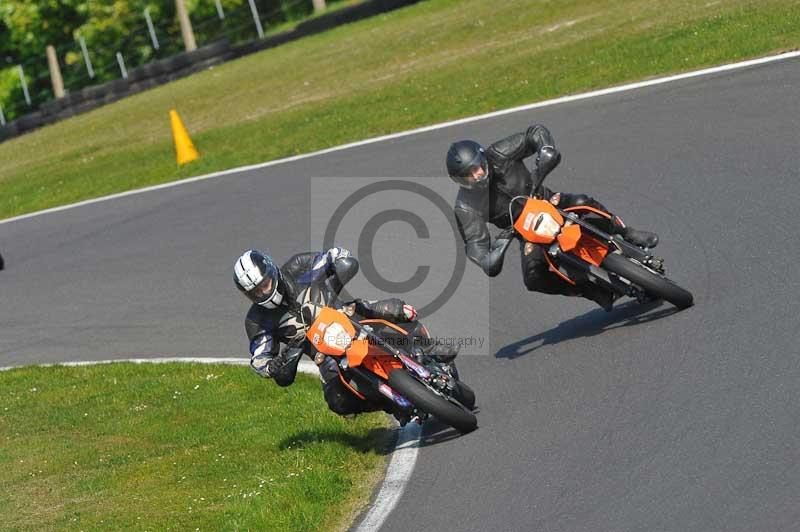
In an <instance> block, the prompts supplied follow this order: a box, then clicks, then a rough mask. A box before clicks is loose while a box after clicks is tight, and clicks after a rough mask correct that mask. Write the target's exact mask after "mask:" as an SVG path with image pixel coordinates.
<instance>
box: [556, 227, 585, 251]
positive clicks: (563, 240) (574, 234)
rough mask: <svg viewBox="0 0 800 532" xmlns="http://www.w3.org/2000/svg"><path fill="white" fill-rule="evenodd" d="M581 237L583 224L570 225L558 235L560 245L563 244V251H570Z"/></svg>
mask: <svg viewBox="0 0 800 532" xmlns="http://www.w3.org/2000/svg"><path fill="white" fill-rule="evenodd" d="M580 239H581V226H580V225H568V226H566V227H564V228H562V229H561V233H559V235H558V245H559V246H561V250H562V251H570V250H571V249H573V248H574V247H575V246H576V245H577V244H578V241H579V240H580Z"/></svg>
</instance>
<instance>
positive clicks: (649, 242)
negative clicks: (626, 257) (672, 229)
mask: <svg viewBox="0 0 800 532" xmlns="http://www.w3.org/2000/svg"><path fill="white" fill-rule="evenodd" d="M610 232H611V234H612V235H620V236H621V237H622V238H624V239H625V240H626V241H628V242H630V243H631V244H633V245H634V246H639V247H642V248H654V247H656V246H657V245H658V235H657V234H655V233H651V232H650V231H639V230H638V229H634V228H633V227H630V226H628V225H625V222H623V221H622V218H620V217H619V216H614V217H613V218H612V219H611V231H610Z"/></svg>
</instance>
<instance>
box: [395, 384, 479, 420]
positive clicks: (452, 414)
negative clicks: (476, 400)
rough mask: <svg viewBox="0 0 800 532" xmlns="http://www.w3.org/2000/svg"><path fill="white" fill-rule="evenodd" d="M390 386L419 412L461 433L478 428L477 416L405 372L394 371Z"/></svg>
mask: <svg viewBox="0 0 800 532" xmlns="http://www.w3.org/2000/svg"><path fill="white" fill-rule="evenodd" d="M389 386H391V387H392V388H394V389H395V390H396V391H397V392H398V393H399V394H400V395H402V396H403V397H405V398H406V399H408V400H409V401H411V402H412V403H413V404H414V406H415V407H417V408H418V409H419V410H422V411H423V412H426V413H428V414H430V415H432V416H433V417H435V418H436V419H438V420H439V421H441V422H443V423H446V424H447V425H450V426H451V427H453V428H454V429H456V430H458V431H459V432H461V433H467V432H472V431H473V430H475V429H476V428H477V427H478V418H477V417H475V414H473V413H472V412H470V411H468V410H467V409H466V408H464V407H461V406H459V405H458V404H456V403H453V402H450V401H448V400H447V399H446V398H445V397H442V396H441V395H439V394H437V393H436V392H434V391H433V390H432V389H430V388H428V387H427V386H425V385H424V384H423V383H421V382H420V381H418V380H417V379H415V378H414V377H412V376H411V375H409V374H408V372H406V371H405V370H402V369H396V370H394V371H393V372H392V373H391V374H390V375H389Z"/></svg>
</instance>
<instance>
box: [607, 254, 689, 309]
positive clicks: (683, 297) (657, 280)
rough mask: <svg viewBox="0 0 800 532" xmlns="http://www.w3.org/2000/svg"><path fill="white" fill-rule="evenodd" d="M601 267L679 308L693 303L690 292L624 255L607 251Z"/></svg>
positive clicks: (687, 306)
mask: <svg viewBox="0 0 800 532" xmlns="http://www.w3.org/2000/svg"><path fill="white" fill-rule="evenodd" d="M602 267H603V268H604V269H606V270H608V271H609V272H611V273H615V274H617V275H619V276H620V277H624V278H625V279H627V280H629V281H630V282H631V283H633V284H634V285H636V286H638V287H640V288H642V289H643V290H644V291H645V292H647V293H648V294H650V295H651V296H654V297H657V298H658V299H663V300H665V301H669V302H670V303H672V304H673V305H675V306H676V307H678V308H679V309H685V308H689V307H691V306H692V305H693V304H694V298H693V296H692V293H691V292H689V291H688V290H685V289H684V288H681V287H680V286H678V285H677V284H675V283H674V282H672V281H670V280H669V279H667V278H666V277H664V276H663V275H660V274H658V273H655V272H654V271H652V270H649V269H648V268H646V267H645V266H644V265H642V264H640V263H638V262H636V261H634V260H631V259H629V258H628V257H626V256H624V255H620V254H619V253H609V254H608V255H606V258H605V259H603V264H602Z"/></svg>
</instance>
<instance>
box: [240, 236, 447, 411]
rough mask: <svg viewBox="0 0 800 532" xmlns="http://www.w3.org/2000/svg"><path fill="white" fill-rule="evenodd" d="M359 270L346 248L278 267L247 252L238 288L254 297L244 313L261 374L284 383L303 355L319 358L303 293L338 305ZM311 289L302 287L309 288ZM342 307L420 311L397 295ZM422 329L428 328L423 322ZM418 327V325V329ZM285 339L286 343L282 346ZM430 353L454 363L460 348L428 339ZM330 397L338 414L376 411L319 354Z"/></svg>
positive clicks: (400, 313)
mask: <svg viewBox="0 0 800 532" xmlns="http://www.w3.org/2000/svg"><path fill="white" fill-rule="evenodd" d="M357 272H358V261H357V260H356V259H355V257H352V256H350V252H349V251H347V250H345V249H342V248H331V249H330V250H328V251H325V252H309V253H299V254H297V255H294V256H293V257H291V258H290V259H289V260H288V261H287V262H286V263H285V264H284V265H283V266H281V267H280V268H278V267H277V266H276V265H275V263H274V262H272V259H271V258H270V257H269V256H268V255H266V254H264V253H262V252H260V251H257V250H249V251H246V252H245V253H244V254H243V255H242V256H241V257H239V258H238V259H237V261H236V263H235V264H234V274H233V278H234V282H235V283H236V287H237V288H238V289H239V290H240V291H241V292H243V293H244V294H245V295H246V296H247V297H248V299H250V300H251V301H252V302H253V305H251V307H250V310H249V311H248V312H247V317H246V318H245V332H246V333H247V338H248V339H249V340H250V355H251V358H250V367H251V368H252V369H253V371H255V372H256V373H257V374H258V375H259V376H261V377H266V378H272V379H273V380H274V381H275V382H276V383H277V384H278V385H279V386H289V385H291V384H292V383H293V382H294V379H295V376H296V374H297V366H298V363H299V362H300V358H301V357H302V355H303V354H306V355H308V356H309V357H311V358H312V359H315V355H316V352H315V350H314V349H313V347H312V346H311V344H310V343H309V342H307V341H305V339H304V335H305V329H304V327H303V322H302V320H301V318H300V312H301V302H300V301H298V297H299V296H300V295H301V293H303V294H304V297H306V298H308V299H309V301H312V302H313V303H315V304H317V305H325V304H335V303H333V302H331V301H325V298H326V297H330V295H332V294H336V295H338V294H339V292H340V291H341V290H342V288H343V287H344V285H345V284H346V283H347V282H348V281H350V280H351V279H352V278H353V277H354V276H355V275H356V273H357ZM306 288H311V289H310V290H308V291H306V292H303V290H304V289H306ZM337 306H349V307H350V308H351V310H352V311H353V312H354V313H355V314H357V315H358V316H361V317H363V318H379V319H385V320H387V321H391V322H394V323H408V322H415V321H416V315H417V313H416V310H414V308H413V307H412V306H410V305H408V304H406V303H404V302H403V301H402V300H400V299H397V298H392V299H384V300H380V301H368V300H364V299H356V300H354V301H352V302H348V303H343V304H339V305H337ZM418 327H419V328H422V329H424V327H423V326H422V324H421V323H420V324H418ZM414 330H416V327H415V328H414ZM281 344H283V345H284V346H285V347H283V349H281ZM420 347H421V348H422V349H423V351H424V352H425V353H426V354H429V355H430V356H432V357H435V358H436V359H437V360H440V361H444V362H449V361H452V360H453V359H454V358H455V356H456V350H454V349H452V348H451V347H449V346H446V345H444V344H437V343H436V342H434V341H432V340H430V339H425V340H423V343H422V344H421V345H420ZM315 362H317V364H318V367H319V372H320V377H321V380H322V387H323V393H324V396H325V401H326V402H327V403H328V406H329V407H330V409H331V410H333V411H334V412H336V413H337V414H341V415H346V414H355V413H359V412H366V411H371V410H374V409H375V407H374V405H371V404H369V403H368V402H366V401H362V400H360V399H358V398H357V397H355V396H354V395H353V394H352V393H350V392H349V391H347V389H346V388H345V387H344V385H343V384H342V383H341V381H340V380H339V373H338V371H337V369H336V361H335V359H333V358H331V357H324V358H323V357H320V358H316V359H315Z"/></svg>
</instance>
